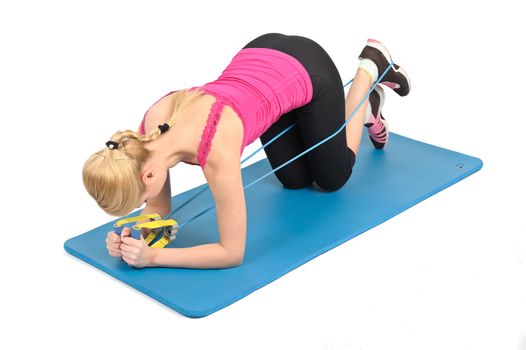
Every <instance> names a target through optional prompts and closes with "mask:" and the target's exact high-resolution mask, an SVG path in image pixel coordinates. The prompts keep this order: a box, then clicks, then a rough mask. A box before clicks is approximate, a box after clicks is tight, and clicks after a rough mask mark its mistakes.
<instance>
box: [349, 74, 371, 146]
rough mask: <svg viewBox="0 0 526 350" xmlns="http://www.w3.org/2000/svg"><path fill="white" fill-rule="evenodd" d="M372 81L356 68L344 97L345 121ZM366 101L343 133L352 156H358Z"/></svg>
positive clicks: (367, 75)
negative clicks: (352, 153)
mask: <svg viewBox="0 0 526 350" xmlns="http://www.w3.org/2000/svg"><path fill="white" fill-rule="evenodd" d="M371 86H372V81H371V76H370V75H369V73H367V72H366V71H365V70H363V69H361V68H358V70H357V72H356V75H355V77H354V80H353V82H352V84H351V87H350V88H349V92H348V93H347V96H346V97H345V119H347V118H349V115H351V113H352V112H353V111H354V109H355V108H356V107H357V106H358V104H359V103H360V101H361V100H362V99H363V98H364V96H366V95H367V93H368V92H369V89H371ZM368 103H369V102H368V100H367V99H366V100H365V101H364V102H363V103H362V105H361V106H360V108H358V110H357V111H356V113H355V114H354V116H353V117H352V118H351V120H349V122H348V123H347V125H346V126H345V132H346V137H347V147H349V148H350V149H352V150H353V152H354V154H356V155H357V156H358V149H359V147H360V142H361V139H362V132H363V129H364V118H365V113H366V111H367V104H368Z"/></svg>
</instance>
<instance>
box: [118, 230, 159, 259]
mask: <svg viewBox="0 0 526 350" xmlns="http://www.w3.org/2000/svg"><path fill="white" fill-rule="evenodd" d="M130 234H131V230H130V229H128V230H127V231H125V230H122V233H121V244H120V253H121V255H122V259H123V260H124V261H126V263H127V264H128V265H131V266H135V267H138V268H141V267H147V266H151V263H152V255H153V248H150V247H149V246H148V244H146V241H145V240H144V237H143V235H142V234H141V235H140V236H141V238H140V239H135V238H132V237H130Z"/></svg>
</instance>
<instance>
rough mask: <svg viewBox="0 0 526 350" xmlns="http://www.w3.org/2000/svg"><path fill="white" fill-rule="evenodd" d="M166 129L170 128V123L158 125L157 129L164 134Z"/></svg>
mask: <svg viewBox="0 0 526 350" xmlns="http://www.w3.org/2000/svg"><path fill="white" fill-rule="evenodd" d="M168 129H170V125H168V124H166V123H164V124H162V125H159V130H161V134H164V133H165V132H167V131H168Z"/></svg>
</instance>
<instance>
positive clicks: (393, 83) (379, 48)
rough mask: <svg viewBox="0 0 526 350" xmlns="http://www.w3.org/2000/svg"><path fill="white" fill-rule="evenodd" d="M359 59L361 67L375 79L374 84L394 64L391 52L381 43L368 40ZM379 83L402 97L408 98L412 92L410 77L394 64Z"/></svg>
mask: <svg viewBox="0 0 526 350" xmlns="http://www.w3.org/2000/svg"><path fill="white" fill-rule="evenodd" d="M358 58H359V59H360V60H361V61H362V62H361V63H360V67H362V68H365V69H366V70H367V71H368V72H369V74H371V76H372V77H373V83H374V82H375V81H376V80H377V79H378V77H379V76H380V75H382V73H383V72H384V71H385V69H386V68H387V67H388V66H389V64H390V63H391V62H392V59H391V55H390V54H389V51H387V49H386V48H385V46H383V45H382V43H381V42H379V41H377V40H374V39H369V40H367V45H366V46H365V47H364V48H363V50H362V53H361V54H360V56H358ZM379 83H380V84H383V85H385V86H387V87H389V88H391V89H393V91H394V92H396V93H397V94H398V95H400V96H406V95H407V94H409V91H410V90H411V81H410V80H409V76H408V75H407V73H406V72H405V71H404V70H403V69H402V68H401V67H400V66H399V65H397V64H393V66H392V67H391V68H390V69H389V71H388V72H387V74H386V75H385V76H384V77H383V78H382V80H381V81H380V82H379Z"/></svg>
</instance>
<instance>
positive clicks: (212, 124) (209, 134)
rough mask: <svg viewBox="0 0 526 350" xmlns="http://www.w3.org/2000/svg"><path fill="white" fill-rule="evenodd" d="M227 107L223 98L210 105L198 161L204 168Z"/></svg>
mask: <svg viewBox="0 0 526 350" xmlns="http://www.w3.org/2000/svg"><path fill="white" fill-rule="evenodd" d="M224 107H225V105H224V102H223V100H222V99H220V98H217V97H216V100H215V101H214V103H213V104H212V106H211V107H210V113H209V114H208V119H207V121H206V125H205V128H204V129H203V134H202V135H201V142H200V143H199V149H198V152H197V161H198V162H199V164H200V165H201V168H203V169H204V167H205V164H206V158H207V157H208V153H209V152H210V148H211V147H212V139H213V137H214V134H215V132H216V129H217V124H218V123H219V119H220V118H221V112H222V111H223V108H224Z"/></svg>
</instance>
